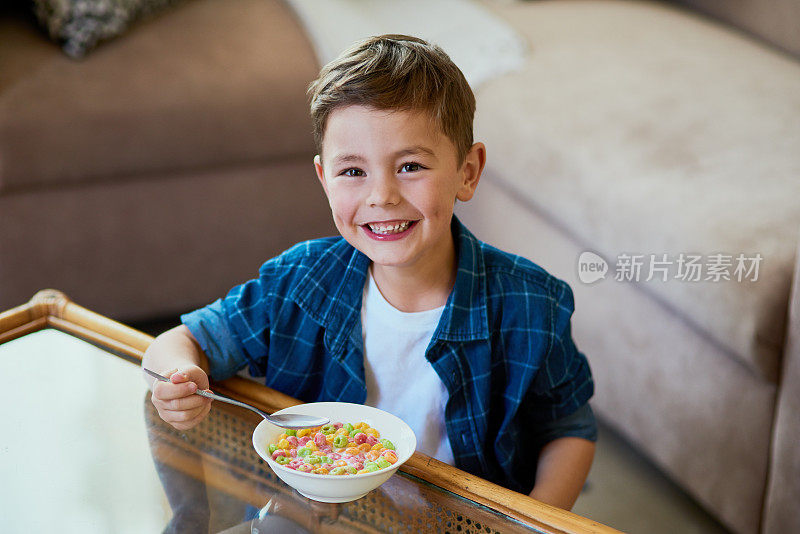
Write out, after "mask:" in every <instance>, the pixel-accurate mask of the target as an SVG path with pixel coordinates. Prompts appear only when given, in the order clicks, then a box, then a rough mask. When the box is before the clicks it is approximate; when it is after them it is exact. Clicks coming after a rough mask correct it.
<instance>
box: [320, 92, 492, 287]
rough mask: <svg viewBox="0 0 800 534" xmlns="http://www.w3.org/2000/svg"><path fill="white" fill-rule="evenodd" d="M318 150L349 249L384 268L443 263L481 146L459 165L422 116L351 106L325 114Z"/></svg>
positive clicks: (472, 184) (476, 173) (480, 160)
mask: <svg viewBox="0 0 800 534" xmlns="http://www.w3.org/2000/svg"><path fill="white" fill-rule="evenodd" d="M322 152H323V156H324V160H321V159H320V156H317V157H316V158H314V166H315V168H316V171H317V176H318V178H319V180H320V182H322V187H323V188H324V189H325V194H326V195H327V196H328V202H329V203H330V206H331V211H332V212H333V220H334V222H335V224H336V227H337V228H338V230H339V232H340V233H341V234H342V236H343V237H344V238H345V239H346V240H347V241H348V242H349V243H350V244H351V245H353V246H354V247H355V248H357V249H358V250H360V251H361V252H363V253H364V254H366V255H367V256H368V257H369V258H370V259H371V260H372V261H373V262H375V263H376V264H378V265H381V266H385V267H412V268H423V269H424V268H425V267H427V268H428V269H430V268H435V267H436V262H438V261H442V260H443V258H447V254H448V253H449V251H451V250H452V247H453V242H452V236H451V234H450V220H451V218H452V215H453V205H454V204H455V200H456V199H459V200H462V201H466V200H469V199H470V198H472V195H473V194H474V192H475V188H476V187H477V185H478V179H479V178H480V173H481V170H482V168H483V164H484V161H485V149H484V147H483V145H482V144H481V143H476V144H475V145H473V147H472V148H471V149H470V151H469V153H468V155H467V157H466V159H465V161H464V163H463V164H461V165H459V164H458V163H459V162H458V161H457V153H456V148H455V146H454V145H453V143H452V142H451V141H450V139H449V138H448V137H447V136H446V135H444V134H443V133H441V132H440V130H439V128H438V127H437V126H435V125H434V124H433V122H432V121H431V120H430V118H429V116H428V114H426V113H424V112H418V111H381V110H376V109H374V108H370V107H366V106H358V105H353V106H347V107H343V108H337V109H335V110H334V111H333V112H332V113H331V114H330V115H329V116H328V121H327V125H326V129H325V136H324V140H323V149H322ZM442 267H445V266H442ZM428 272H429V271H428Z"/></svg>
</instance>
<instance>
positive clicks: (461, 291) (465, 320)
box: [289, 215, 490, 354]
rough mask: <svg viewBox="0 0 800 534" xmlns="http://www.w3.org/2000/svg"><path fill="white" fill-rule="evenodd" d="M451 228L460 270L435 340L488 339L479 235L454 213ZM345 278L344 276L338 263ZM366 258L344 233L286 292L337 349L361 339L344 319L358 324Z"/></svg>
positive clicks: (331, 347)
mask: <svg viewBox="0 0 800 534" xmlns="http://www.w3.org/2000/svg"><path fill="white" fill-rule="evenodd" d="M451 230H452V233H453V237H454V239H455V244H456V254H457V257H458V271H457V273H456V281H455V285H454V287H453V291H451V293H450V296H449V297H448V299H447V302H446V304H445V307H444V310H443V311H442V318H441V320H440V321H439V325H438V327H437V329H436V331H435V332H434V334H433V339H432V342H433V341H436V340H440V339H441V340H448V341H469V340H480V339H488V338H489V336H490V332H489V321H488V317H487V315H486V271H485V268H484V263H483V252H482V251H481V249H480V245H479V242H478V240H477V239H476V238H475V236H474V235H472V233H471V232H470V231H469V230H467V228H466V227H465V226H464V225H463V224H461V221H459V220H458V218H457V217H456V216H455V215H454V216H453V219H452V222H451ZM343 264H344V265H346V268H345V269H344V278H343V277H342V269H341V266H342V265H343ZM369 264H370V259H369V258H368V257H367V256H366V255H364V254H363V253H361V252H360V251H358V250H356V249H355V248H354V247H353V246H352V245H350V244H349V243H348V242H347V241H345V240H344V239H341V240H340V241H338V242H337V243H336V244H334V246H332V247H330V248H329V249H328V250H327V251H325V253H324V254H323V255H322V256H320V257H319V259H318V260H317V261H316V262H315V263H314V264H313V265H312V266H311V267H310V268H309V270H308V271H307V273H306V274H305V276H303V278H302V279H301V280H300V282H299V283H298V284H297V285H296V286H295V288H294V290H293V291H292V292H291V294H290V295H289V298H290V299H292V300H293V301H295V302H297V303H298V305H299V306H300V307H301V308H302V309H303V310H304V311H305V312H306V313H308V314H309V315H311V316H312V317H314V318H316V319H317V320H318V321H319V322H320V324H322V325H324V326H325V329H326V331H325V344H326V345H327V346H328V347H329V348H330V350H331V351H332V353H333V354H337V353H340V351H341V348H342V346H343V345H344V343H345V341H347V338H348V337H349V336H357V338H356V337H353V339H352V341H354V342H356V343H360V336H361V332H360V331H358V332H356V331H355V330H357V329H353V328H352V327H351V328H346V325H348V324H349V325H354V324H360V312H361V297H362V295H363V290H364V284H365V283H366V280H367V269H368V268H369Z"/></svg>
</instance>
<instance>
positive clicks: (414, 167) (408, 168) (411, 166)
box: [400, 162, 423, 172]
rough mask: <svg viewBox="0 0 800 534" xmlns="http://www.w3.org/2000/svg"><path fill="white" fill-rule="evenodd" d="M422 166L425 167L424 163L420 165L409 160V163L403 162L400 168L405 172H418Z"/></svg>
mask: <svg viewBox="0 0 800 534" xmlns="http://www.w3.org/2000/svg"><path fill="white" fill-rule="evenodd" d="M422 168H423V167H422V165H420V164H419V163H413V162H408V163H403V166H402V167H400V170H401V171H403V172H416V171H418V170H420V169H422Z"/></svg>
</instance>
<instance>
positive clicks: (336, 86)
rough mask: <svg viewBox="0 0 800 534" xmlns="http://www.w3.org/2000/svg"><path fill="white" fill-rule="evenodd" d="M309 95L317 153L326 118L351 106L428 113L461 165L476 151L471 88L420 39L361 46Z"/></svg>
mask: <svg viewBox="0 0 800 534" xmlns="http://www.w3.org/2000/svg"><path fill="white" fill-rule="evenodd" d="M308 94H309V95H310V97H311V120H312V124H313V134H314V142H315V143H316V145H317V151H318V153H319V154H322V140H323V137H324V134H325V126H326V124H327V120H328V116H329V115H330V114H331V112H333V110H335V109H336V108H338V107H343V106H350V105H363V106H369V107H373V108H375V109H380V110H414V111H426V112H428V113H429V114H430V116H431V118H432V119H433V120H434V121H435V122H436V124H437V125H438V126H439V129H440V130H441V131H442V132H444V134H445V135H446V136H447V137H448V138H449V139H450V141H452V142H453V144H454V145H455V147H456V152H457V154H458V163H459V165H460V164H461V163H462V162H463V161H464V157H465V156H466V154H467V152H468V151H469V149H470V147H471V146H472V120H473V117H474V115H475V96H474V95H473V94H472V89H470V87H469V84H468V83H467V80H466V79H465V78H464V74H463V73H462V72H461V70H459V68H458V67H457V66H456V65H455V63H453V61H452V60H451V59H450V57H449V56H448V55H447V54H446V53H445V52H444V50H442V49H441V48H439V47H438V46H436V45H433V44H430V43H428V42H426V41H424V40H422V39H419V38H417V37H411V36H408V35H395V34H391V35H379V36H375V37H370V38H368V39H365V40H363V41H360V42H357V43H356V44H354V45H353V46H352V47H350V48H348V49H347V50H345V51H344V52H342V54H341V55H340V56H339V57H338V58H336V59H334V60H333V61H331V62H330V63H328V64H327V65H325V66H324V67H323V68H322V70H321V71H320V73H319V77H318V78H317V79H316V80H314V81H313V82H311V84H310V85H309V87H308Z"/></svg>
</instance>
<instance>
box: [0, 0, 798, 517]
mask: <svg viewBox="0 0 800 534" xmlns="http://www.w3.org/2000/svg"><path fill="white" fill-rule="evenodd" d="M697 3H698V4H702V8H703V9H705V10H707V11H708V12H712V13H713V12H715V13H716V15H717V16H720V17H723V18H725V20H728V21H730V23H731V24H739V25H745V29H746V31H749V32H752V33H755V34H759V35H760V36H761V38H763V39H766V41H763V40H758V39H757V38H755V37H750V36H748V35H747V34H746V33H744V32H743V31H739V30H734V29H733V27H732V26H731V25H729V24H724V23H720V22H715V21H714V20H712V19H709V18H706V17H704V16H703V15H700V14H699V12H698V11H694V10H691V11H690V10H685V9H683V8H679V7H676V6H674V5H672V4H656V3H651V2H638V1H637V2H633V1H630V2H629V1H568V0H564V1H555V2H554V1H543V2H512V1H496V2H489V3H487V6H489V8H490V9H492V10H494V11H495V12H496V13H497V14H498V15H499V16H500V17H502V18H503V19H505V20H507V21H508V23H509V24H510V25H512V26H513V27H514V28H516V31H517V32H518V33H519V34H520V35H522V36H523V37H524V38H525V39H526V40H527V42H528V47H529V53H528V58H527V60H526V63H525V65H524V66H523V68H522V69H521V70H520V71H518V72H514V73H509V74H506V75H504V76H502V77H500V78H497V79H494V80H492V81H490V82H487V83H486V84H484V85H482V86H480V87H479V88H478V89H477V90H476V97H477V100H478V115H477V118H476V137H477V138H478V139H480V140H483V141H484V142H485V143H486V144H487V148H488V156H489V159H488V166H487V169H486V174H485V176H484V179H483V181H482V183H481V185H480V187H479V189H478V195H477V197H476V198H475V199H474V200H473V201H472V202H470V203H468V204H465V205H463V206H459V207H458V211H459V213H460V215H461V217H462V218H463V220H464V221H465V222H466V223H467V224H468V225H469V226H470V227H471V228H472V229H473V230H474V231H475V232H476V233H477V234H478V236H480V237H482V238H484V239H486V240H487V241H490V242H492V243H493V244H496V245H497V246H499V247H502V248H506V249H509V250H512V251H516V252H520V253H522V254H524V255H526V256H528V257H530V258H532V259H533V260H534V261H537V262H539V263H540V264H542V265H543V266H544V267H546V268H547V269H549V270H551V271H552V272H554V273H555V274H557V275H559V276H561V277H562V278H564V279H566V280H568V281H569V282H570V283H571V285H572V286H573V288H574V290H575V295H576V301H577V312H576V314H575V327H574V330H575V336H576V338H577V340H578V343H579V345H580V347H581V349H582V350H584V352H586V354H587V355H588V357H589V360H590V363H591V365H592V369H593V371H594V374H595V377H596V384H597V387H596V397H595V400H594V406H595V408H596V409H597V411H598V412H599V413H600V415H601V416H602V417H603V418H604V419H605V420H606V421H608V422H609V423H610V424H612V425H613V426H614V427H615V428H617V429H618V430H619V431H620V432H621V433H623V434H624V435H626V436H627V437H628V438H629V439H630V440H631V441H632V442H633V443H635V444H636V445H637V446H638V448H639V449H640V450H642V451H643V452H644V453H645V454H647V455H648V456H649V457H650V458H651V459H653V460H654V461H655V462H656V463H657V464H658V465H659V466H661V468H663V469H664V471H666V472H667V473H668V474H669V475H670V476H672V477H673V478H674V480H675V481H676V482H678V483H679V484H680V485H681V486H682V487H683V488H685V489H686V490H687V491H688V492H690V493H691V494H692V495H694V496H695V497H696V498H697V499H698V501H699V502H701V503H702V504H703V505H704V506H705V507H706V508H707V509H708V510H709V511H710V512H712V513H713V514H715V515H716V516H717V517H719V518H720V520H721V521H723V522H724V523H725V524H726V525H728V526H729V527H730V528H731V529H733V530H734V531H736V532H742V533H749V532H758V531H759V530H761V531H763V532H769V533H783V532H800V513H799V512H798V509H799V508H798V506H797V504H796V503H797V502H798V500H800V450H799V448H798V446H797V444H798V443H800V417H798V415H797V414H798V413H800V406H798V404H800V330H798V322H800V317H799V316H798V314H799V313H800V293H798V288H797V284H798V282H797V280H798V277H799V276H800V274H798V270H797V269H798V263H797V261H796V259H795V255H796V253H797V242H798V226H799V225H800V202H798V200H797V199H798V198H800V191H798V184H800V180H799V179H798V176H800V161H798V156H797V154H798V153H800V150H798V149H797V148H798V146H800V132H798V126H799V125H800V65H799V64H798V62H797V60H796V59H795V58H794V57H793V56H792V54H800V41H798V37H797V33H796V32H797V25H796V24H794V25H793V24H791V23H790V21H797V20H798V19H800V14H798V2H797V1H795V0H784V1H783V2H778V3H777V4H776V3H775V2H772V3H769V5H767V2H765V1H762V2H758V1H746V2H738V3H736V5H737V6H738V10H737V11H732V8H731V7H729V6H730V4H729V3H728V2H723V1H718V2H713V1H710V0H709V1H706V2H699V1H698V2H697ZM223 6H224V7H223ZM767 41H768V42H769V44H766V43H767ZM0 42H2V43H3V46H0V215H1V216H2V221H3V228H2V230H0V308H2V309H6V308H9V307H11V306H14V305H17V304H20V303H22V302H25V301H26V300H27V299H29V298H30V297H31V295H33V293H34V292H35V291H36V290H37V289H40V288H43V287H56V288H58V289H61V290H63V291H65V292H66V293H67V294H68V295H69V296H70V297H71V298H73V299H74V300H76V301H77V302H79V303H81V304H82V305H85V306H88V307H90V308H92V309H95V310H97V311H100V312H102V313H105V314H108V315H112V316H114V317H116V318H120V319H123V320H137V319H144V318H154V317H159V316H163V315H169V314H173V313H176V312H179V311H183V310H186V309H190V308H193V307H195V306H198V305H201V304H204V303H206V302H208V301H210V300H212V299H214V298H216V297H217V296H219V295H220V294H222V293H223V292H224V291H226V290H227V289H228V288H229V287H231V286H232V285H233V284H235V283H237V282H239V281H241V280H244V279H246V278H249V277H251V276H252V275H253V274H254V273H255V269H256V268H257V266H258V265H260V263H261V261H262V260H263V259H264V258H266V257H269V256H271V255H272V254H274V253H275V252H277V251H279V250H282V249H284V248H285V247H287V246H288V245H289V244H291V243H293V242H296V241H298V240H300V239H306V238H309V237H314V236H317V235H330V234H332V233H333V232H334V231H335V230H334V228H333V226H332V224H331V222H330V216H329V211H328V209H327V206H326V203H325V199H324V197H323V195H322V191H321V189H320V188H319V186H318V184H317V183H316V180H315V178H314V175H313V170H312V167H311V163H310V162H311V156H312V155H313V146H312V141H311V136H310V124H309V119H308V116H307V106H306V100H305V96H304V90H305V87H306V84H307V83H308V82H309V81H310V80H311V79H313V77H314V76H315V75H316V73H317V70H318V67H319V65H318V64H317V60H316V58H315V56H314V54H313V52H312V48H311V45H310V44H309V41H308V39H307V38H306V37H305V36H304V34H303V28H302V27H301V26H300V25H299V24H298V22H297V21H296V18H295V16H294V15H293V13H292V12H291V11H290V9H289V8H288V7H286V6H285V5H284V4H283V3H281V2H280V1H277V0H271V1H270V0H193V1H191V2H186V3H183V4H181V5H179V6H177V7H176V8H175V9H172V10H169V11H167V12H165V13H163V14H162V15H160V16H158V17H156V18H154V19H152V20H150V21H148V22H146V23H142V24H140V25H138V26H136V27H134V28H132V30H131V31H130V32H129V33H128V34H127V35H124V36H123V37H121V38H119V39H116V40H114V41H111V42H108V43H106V44H103V45H101V46H100V47H99V48H98V49H97V50H95V51H94V52H92V53H90V54H89V55H88V56H87V57H86V59H84V60H83V61H80V62H75V61H72V60H70V59H68V58H67V57H65V56H64V55H63V54H62V53H61V52H60V51H59V50H58V48H57V47H56V46H55V45H53V44H51V43H49V42H47V41H46V40H45V38H44V36H43V35H42V34H41V33H40V32H39V31H38V30H37V29H36V27H35V25H34V24H33V22H32V21H30V20H27V19H26V18H25V17H24V16H22V15H20V14H18V13H12V14H11V15H9V16H5V17H3V18H2V20H0ZM780 49H782V50H784V52H781V51H780ZM587 250H591V251H593V252H595V253H597V254H599V255H601V256H603V257H605V259H606V260H607V261H608V263H609V264H610V265H611V267H610V268H611V270H610V271H609V273H608V274H607V276H606V279H605V280H600V281H598V282H596V283H594V284H583V283H581V282H580V281H579V280H578V278H577V259H578V257H579V255H580V253H581V252H583V251H587ZM681 252H684V253H700V254H705V255H707V254H713V253H728V254H738V253H746V254H748V255H751V254H754V253H760V254H762V256H763V257H764V261H763V264H761V270H760V276H759V279H758V281H756V282H736V281H733V282H729V283H724V282H719V283H714V282H708V283H701V282H679V281H675V280H669V281H667V282H663V283H659V282H657V281H655V280H651V281H650V282H646V281H644V280H642V281H640V282H617V281H615V280H614V279H613V278H614V270H613V264H614V261H615V260H616V258H617V256H618V255H620V254H622V253H638V254H643V255H648V254H659V255H660V254H668V255H670V257H674V256H675V255H677V254H679V253H681ZM793 273H794V274H793ZM793 277H794V280H795V282H794V284H795V285H794V289H793V290H791V289H790V288H791V285H792V283H793V282H792V280H793ZM792 291H793V293H792ZM790 294H793V296H792V297H791V301H790ZM790 302H791V306H790ZM790 307H791V314H792V315H791V316H790V319H789V320H788V321H787V317H786V313H787V310H788V309H789V308H790ZM787 325H791V328H789V327H787Z"/></svg>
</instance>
